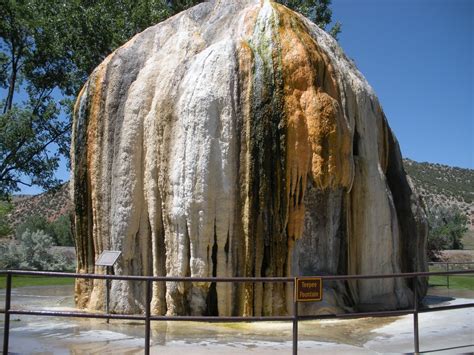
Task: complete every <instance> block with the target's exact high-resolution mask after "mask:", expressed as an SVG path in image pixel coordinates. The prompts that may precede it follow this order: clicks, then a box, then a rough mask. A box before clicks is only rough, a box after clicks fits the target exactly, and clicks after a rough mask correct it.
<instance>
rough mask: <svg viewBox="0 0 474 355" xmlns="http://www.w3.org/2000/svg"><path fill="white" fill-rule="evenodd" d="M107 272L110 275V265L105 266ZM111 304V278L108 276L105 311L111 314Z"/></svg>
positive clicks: (106, 280)
mask: <svg viewBox="0 0 474 355" xmlns="http://www.w3.org/2000/svg"><path fill="white" fill-rule="evenodd" d="M105 270H106V271H105V274H106V275H109V266H106V267H105ZM109 304H110V279H109V278H107V279H105V313H106V314H109V312H110V309H109ZM109 321H110V319H109V318H107V323H109Z"/></svg>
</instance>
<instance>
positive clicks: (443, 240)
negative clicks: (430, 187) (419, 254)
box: [428, 206, 468, 260]
mask: <svg viewBox="0 0 474 355" xmlns="http://www.w3.org/2000/svg"><path fill="white" fill-rule="evenodd" d="M428 223H429V226H430V229H429V233H428V257H429V258H430V259H431V260H437V259H439V254H440V251H442V250H450V249H463V244H462V238H463V236H464V234H465V233H466V232H467V230H468V228H467V217H466V216H465V215H464V214H463V213H462V212H461V211H460V210H459V209H457V208H446V207H441V206H435V207H433V208H431V209H430V210H429V211H428Z"/></svg>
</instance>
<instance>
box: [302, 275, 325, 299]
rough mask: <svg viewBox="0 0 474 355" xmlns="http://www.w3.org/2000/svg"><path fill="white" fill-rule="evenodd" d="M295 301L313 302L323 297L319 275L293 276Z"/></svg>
mask: <svg viewBox="0 0 474 355" xmlns="http://www.w3.org/2000/svg"><path fill="white" fill-rule="evenodd" d="M295 286H296V287H295V293H296V294H295V299H296V301H297V302H315V301H321V300H322V299H323V282H322V280H321V278H320V277H295Z"/></svg>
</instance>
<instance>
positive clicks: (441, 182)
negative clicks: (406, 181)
mask: <svg viewBox="0 0 474 355" xmlns="http://www.w3.org/2000/svg"><path fill="white" fill-rule="evenodd" d="M403 162H404V166H405V170H406V172H407V173H408V175H409V176H410V177H411V179H412V181H413V183H414V185H415V188H416V190H417V191H418V193H419V194H420V195H421V196H422V197H423V200H424V201H425V204H426V205H427V206H432V205H443V206H457V207H458V208H459V209H460V210H461V211H463V212H464V213H465V214H466V215H467V217H468V219H469V222H470V227H471V228H472V227H474V170H472V169H463V168H456V167H451V166H447V165H441V164H432V163H418V162H416V161H413V160H410V159H404V161H403Z"/></svg>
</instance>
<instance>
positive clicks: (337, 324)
mask: <svg viewBox="0 0 474 355" xmlns="http://www.w3.org/2000/svg"><path fill="white" fill-rule="evenodd" d="M430 293H432V294H433V293H437V295H436V296H431V297H430V298H429V299H428V303H430V305H432V306H435V305H446V304H456V303H467V302H473V299H474V291H465V292H461V293H457V292H455V291H453V290H447V289H444V290H430ZM72 294H73V287H72V286H54V287H45V286H43V287H23V288H18V289H14V290H13V291H12V296H13V297H12V299H13V302H12V308H22V309H24V308H28V309H35V310H41V309H43V310H44V309H48V310H73V309H72V305H73V297H72ZM461 297H462V298H461ZM3 304H4V296H3V294H2V295H1V297H0V305H3ZM419 324H420V348H421V350H422V351H423V352H425V351H430V352H432V353H434V354H458V353H472V352H474V309H473V308H468V309H461V310H453V311H443V312H436V313H429V314H420V315H419ZM1 334H2V335H3V321H2V322H1ZM143 336H144V325H143V322H130V321H128V322H125V321H116V320H113V321H111V322H110V324H107V323H106V321H105V320H88V319H71V318H60V317H54V318H53V317H37V316H12V318H11V331H10V351H11V353H15V354H114V355H118V354H141V353H143V343H144V339H143ZM298 336H299V343H298V350H299V352H298V353H299V354H380V353H383V354H385V353H406V352H413V316H404V317H391V318H364V319H356V320H323V321H306V322H300V323H299V333H298ZM291 339H292V324H291V323H284V322H265V323H234V324H211V323H195V322H154V323H153V329H152V349H151V353H155V354H179V355H184V353H185V352H189V353H192V354H291V350H292V341H291ZM2 341H3V340H2Z"/></svg>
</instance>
